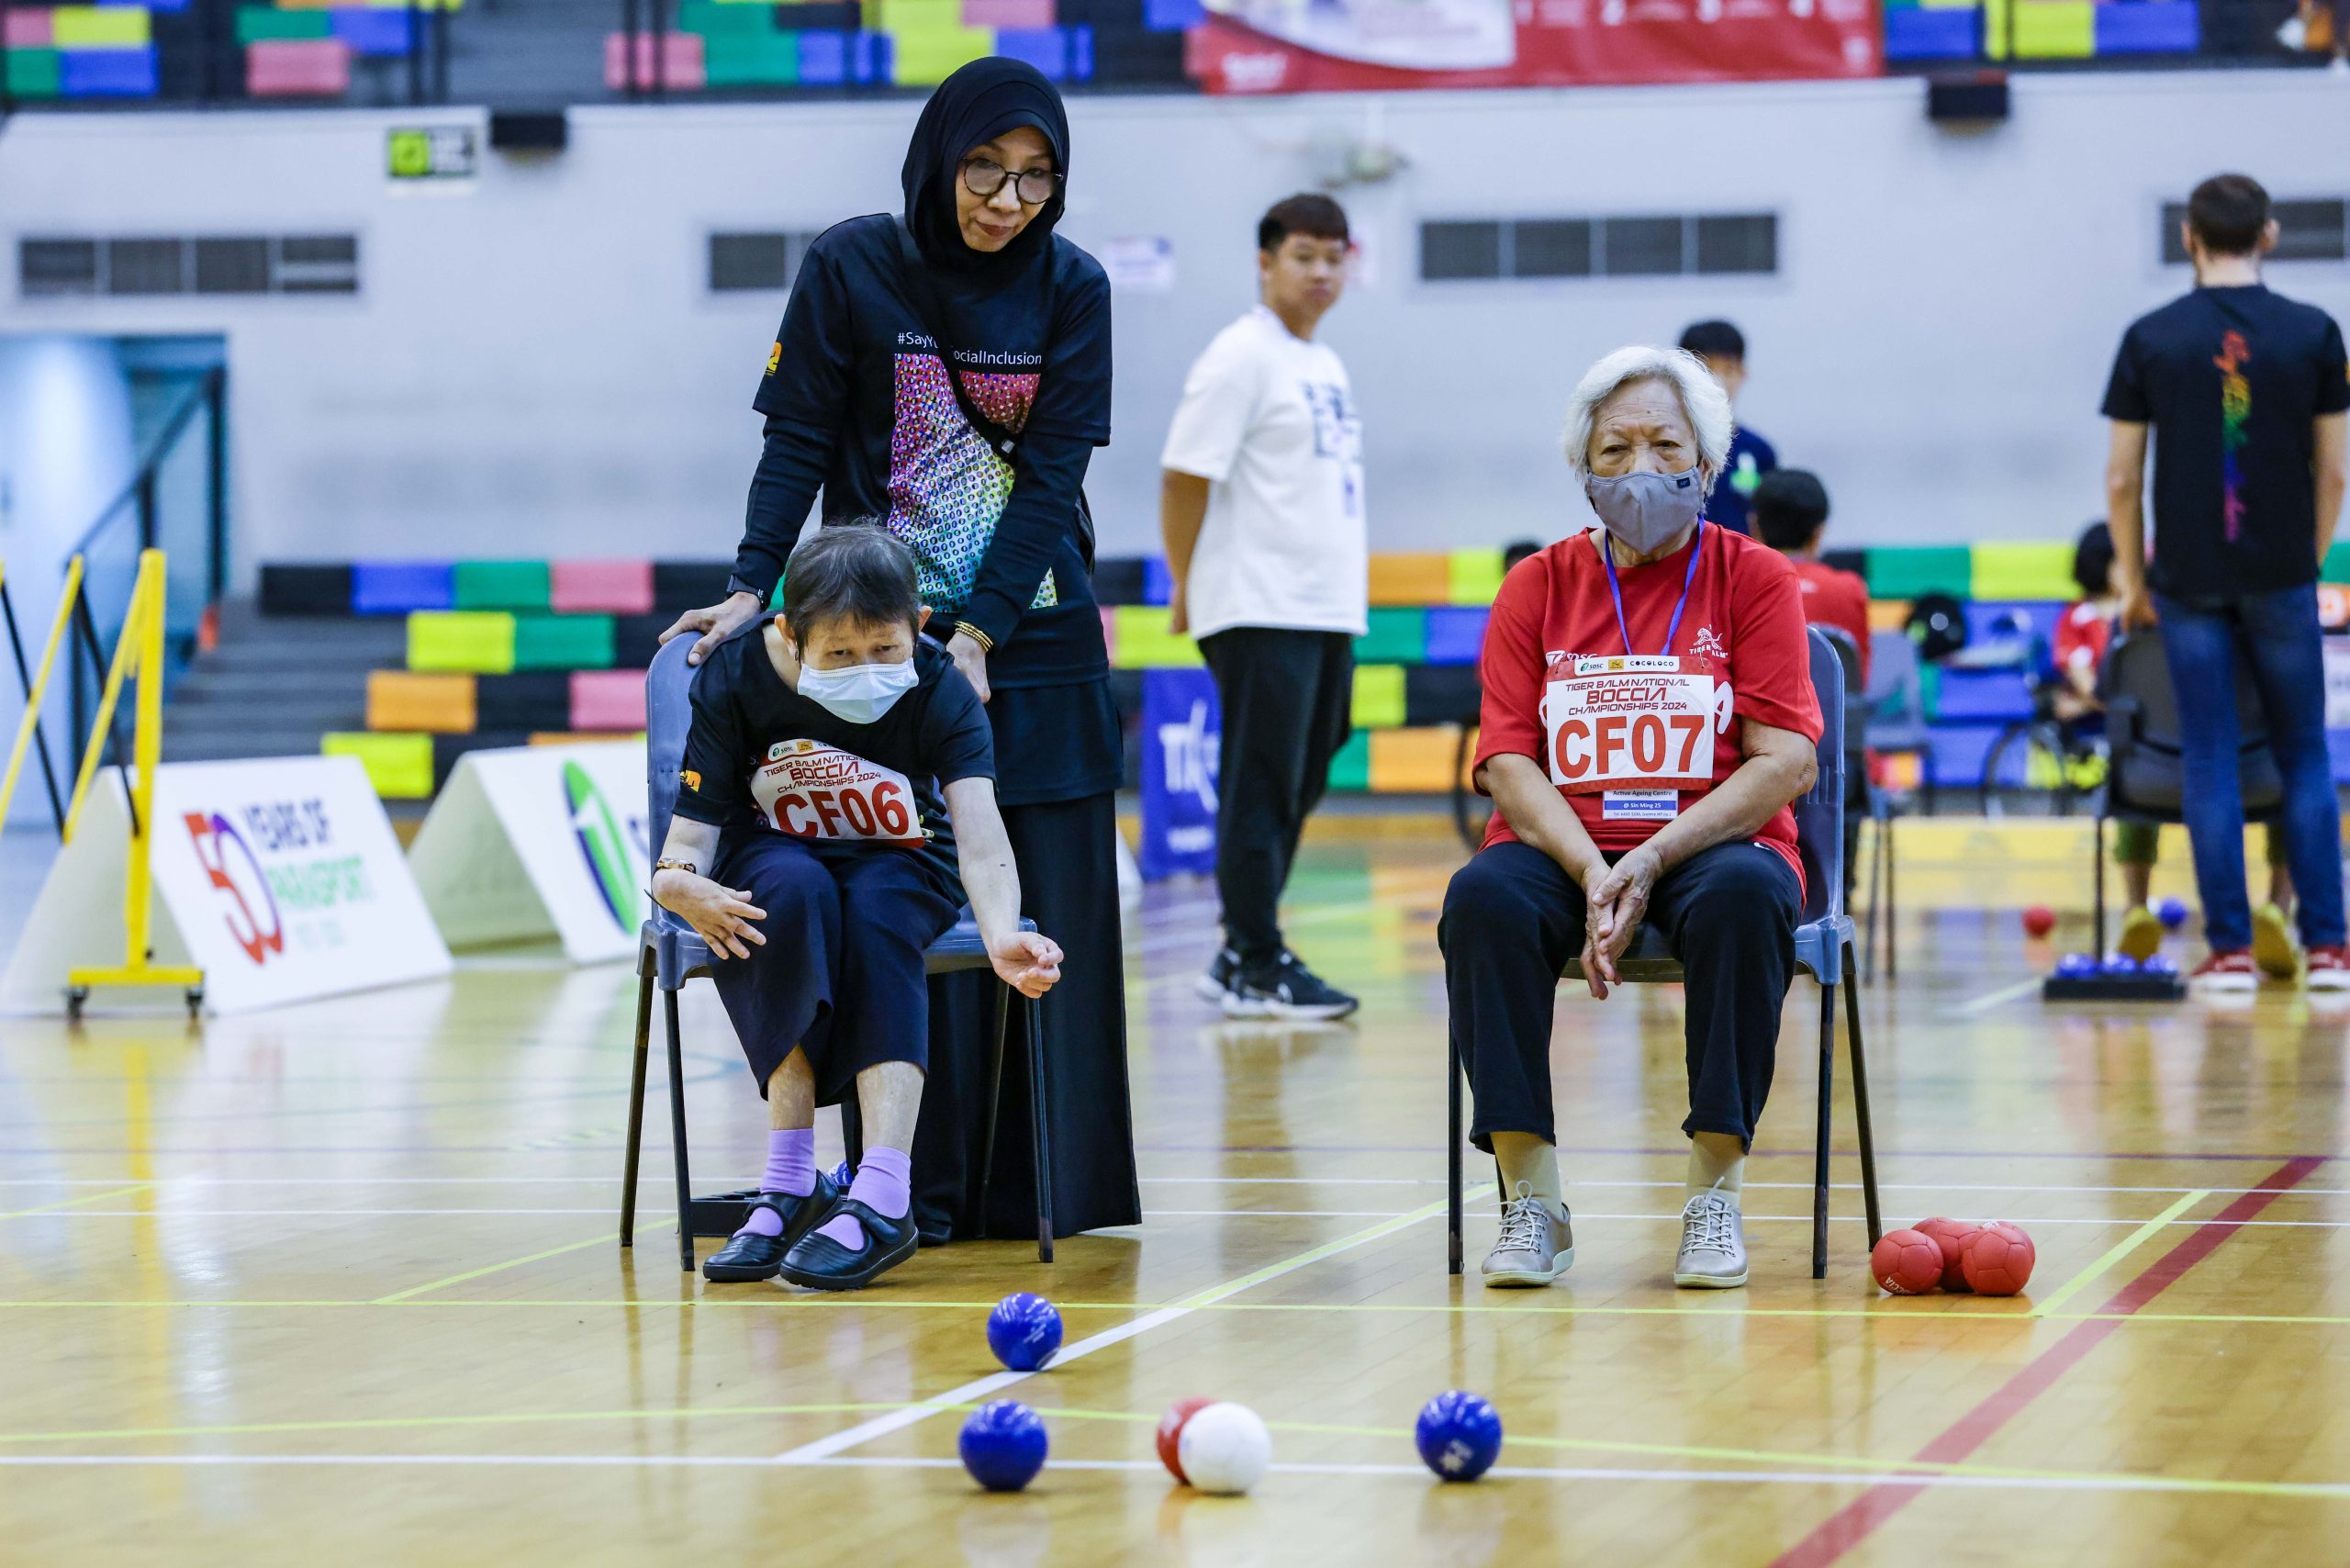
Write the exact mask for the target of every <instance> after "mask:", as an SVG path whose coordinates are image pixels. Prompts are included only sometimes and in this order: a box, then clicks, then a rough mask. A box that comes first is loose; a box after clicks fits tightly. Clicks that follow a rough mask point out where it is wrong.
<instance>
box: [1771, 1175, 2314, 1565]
mask: <svg viewBox="0 0 2350 1568" xmlns="http://www.w3.org/2000/svg"><path fill="white" fill-rule="evenodd" d="M2324 1163H2325V1160H2324V1159H2322V1157H2320V1156H2317V1155H2303V1156H2301V1157H2300V1158H2299V1159H2290V1160H2288V1161H2286V1162H2285V1163H2284V1164H2283V1165H2281V1166H2279V1167H2278V1168H2277V1169H2276V1170H2272V1171H2270V1172H2269V1173H2268V1175H2267V1177H2266V1179H2264V1180H2263V1181H2262V1182H2260V1183H2259V1185H2258V1186H2256V1187H2255V1188H2254V1189H2253V1190H2252V1191H2250V1192H2248V1193H2244V1196H2242V1197H2240V1198H2238V1199H2237V1200H2236V1201H2235V1202H2233V1203H2232V1204H2229V1205H2228V1206H2227V1207H2226V1208H2224V1209H2221V1211H2220V1212H2219V1214H2218V1215H2214V1216H2213V1217H2212V1218H2211V1219H2210V1220H2208V1221H2206V1222H2205V1223H2204V1224H2202V1225H2200V1226H2197V1227H2196V1228H2195V1230H2194V1231H2193V1232H2192V1233H2190V1234H2189V1235H2188V1238H2187V1239H2186V1240H2184V1241H2182V1242H2180V1243H2179V1244H2178V1245H2177V1246H2176V1247H2174V1248H2172V1249H2170V1250H2169V1251H2168V1252H2165V1253H2164V1254H2163V1256H2162V1257H2161V1258H2160V1259H2158V1260H2155V1262H2154V1265H2153V1266H2152V1267H2151V1268H2149V1269H2147V1270H2146V1271H2144V1272H2143V1273H2142V1274H2140V1275H2139V1276H2138V1277H2137V1278H2136V1279H2133V1280H2132V1281H2131V1282H2129V1283H2128V1284H2126V1285H2124V1286H2122V1287H2121V1290H2120V1291H2119V1292H2117V1293H2116V1294H2115V1295H2114V1297H2113V1299H2112V1300H2111V1301H2109V1302H2107V1303H2106V1304H2105V1305H2103V1306H2102V1307H2099V1308H2098V1312H2099V1314H2100V1316H2097V1317H2094V1318H2091V1319H2089V1320H2087V1321H2086V1322H2084V1323H2081V1324H2079V1325H2077V1326H2076V1327H2073V1328H2072V1329H2071V1330H2069V1331H2068V1332H2067V1333H2066V1334H2065V1337H2064V1338H2061V1339H2059V1340H2057V1341H2056V1343H2054V1344H2053V1345H2051V1346H2049V1347H2048V1349H2047V1350H2042V1352H2041V1353H2040V1354H2039V1355H2037V1356H2035V1357H2033V1358H2032V1359H2031V1361H2027V1362H2025V1363H2024V1365H2023V1368H2022V1370H2020V1371H2019V1372H2016V1374H2015V1375H2014V1376H2012V1377H2010V1378H2009V1379H2008V1381H2007V1382H2006V1383H2001V1384H2000V1385H1999V1387H1998V1388H1997V1390H1996V1391H1995V1392H1994V1393H1993V1394H1991V1396H1990V1397H1989V1398H1987V1399H1986V1400H1984V1401H1983V1403H1981V1404H1980V1405H1977V1406H1975V1408H1974V1409H1972V1410H1969V1411H1968V1412H1967V1413H1966V1414H1965V1415H1964V1416H1962V1417H1959V1418H1958V1419H1957V1420H1956V1421H1955V1422H1953V1423H1952V1425H1951V1426H1950V1427H1949V1428H1948V1429H1946V1430H1945V1431H1943V1432H1942V1435H1941V1436H1940V1437H1937V1438H1936V1439H1934V1440H1933V1441H1931V1442H1930V1443H1928V1444H1927V1445H1926V1446H1925V1447H1924V1448H1922V1449H1919V1450H1918V1455H1917V1457H1918V1459H1919V1461H1920V1462H1924V1463H1928V1464H1956V1463H1958V1462H1961V1461H1962V1460H1964V1459H1965V1458H1967V1457H1968V1456H1969V1455H1971V1454H1972V1453H1974V1452H1975V1450H1977V1449H1979V1448H1981V1447H1982V1446H1983V1445H1984V1444H1985V1443H1986V1442H1987V1441H1989V1440H1990V1439H1991V1435H1992V1434H1993V1433H1995V1432H1997V1430H1998V1429H1999V1428H2001V1427H2004V1426H2006V1425H2007V1424H2008V1423H2009V1421H2010V1420H2012V1419H2014V1418H2015V1417H2016V1416H2018V1415H2020V1413H2021V1412H2022V1410H2023V1408H2024V1406H2027V1405H2029V1404H2031V1402H2032V1401H2033V1400H2034V1399H2037V1398H2039V1397H2040V1395H2041V1394H2043V1393H2045V1392H2046V1391H2047V1389H2048V1387H2049V1385H2050V1384H2052V1383H2054V1382H2055V1381H2056V1380H2057V1379H2058V1378H2060V1377H2062V1376H2064V1375H2065V1373H2066V1372H2070V1371H2071V1370H2072V1369H2073V1368H2074V1367H2076V1366H2077V1365H2078V1364H2079V1363H2080V1361H2081V1360H2082V1359H2083V1358H2084V1357H2086V1356H2087V1354H2088V1353H2089V1352H2090V1351H2091V1350H2096V1349H2097V1348H2098V1346H2099V1345H2101V1344H2103V1343H2104V1342H2105V1340H2106V1338H2107V1337H2108V1336H2109V1335H2111V1334H2112V1333H2113V1332H2114V1331H2115V1330H2116V1329H2118V1328H2120V1327H2121V1319H2122V1318H2123V1317H2126V1316H2129V1315H2130V1314H2132V1313H2133V1312H2136V1311H2137V1310H2138V1309H2139V1308H2140V1307H2142V1306H2144V1305H2146V1304H2147V1303H2148V1302H2150V1301H2152V1300H2154V1297H2156V1296H2158V1295H2160V1294H2162V1293H2163V1292H2164V1291H2165V1290H2166V1289H2168V1288H2169V1287H2170V1286H2171V1285H2172V1284H2173V1283H2175V1282H2177V1279H2178V1277H2179V1276H2180V1275H2182V1274H2184V1273H2186V1272H2187V1271H2188V1270H2189V1269H2191V1268H2193V1267H2195V1265H2196V1264H2198V1263H2199V1262H2201V1261H2202V1260H2204V1259H2206V1258H2208V1257H2210V1255H2211V1252H2212V1249H2214V1248H2216V1247H2218V1246H2219V1245H2220V1243H2221V1242H2222V1241H2225V1240H2226V1239H2227V1238H2229V1237H2231V1236H2233V1235H2234V1234H2235V1233H2236V1232H2237V1231H2238V1230H2239V1229H2241V1228H2242V1227H2243V1226H2244V1221H2246V1220H2248V1219H2251V1218H2253V1217H2254V1216H2255V1215H2258V1214H2259V1213H2260V1211H2261V1210H2263V1209H2265V1208H2266V1207H2267V1206H2268V1205H2269V1204H2273V1203H2275V1202H2276V1201H2277V1198H2278V1196H2280V1195H2281V1194H2282V1193H2285V1192H2286V1190H2287V1189H2288V1188H2291V1187H2295V1186H2298V1185H2299V1184H2300V1182H2302V1181H2303V1180H2304V1179H2306V1178H2307V1177H2308V1176H2309V1175H2310V1174H2311V1172H2312V1171H2314V1170H2317V1168H2318V1167H2319V1166H2321V1165H2322V1164H2324ZM1930 1484H1932V1483H1931V1481H1930V1480H1919V1481H1886V1482H1880V1483H1878V1484H1875V1485H1873V1486H1871V1487H1870V1488H1869V1489H1868V1490H1867V1491H1865V1492H1863V1493H1862V1494H1861V1495H1859V1496H1857V1497H1855V1498H1853V1499H1852V1501H1851V1502H1849V1503H1847V1504H1845V1505H1844V1506H1842V1507H1841V1508H1839V1509H1837V1510H1836V1512H1835V1513H1833V1514H1831V1515H1830V1516H1829V1517H1828V1518H1827V1520H1826V1521H1825V1522H1823V1523H1822V1524H1821V1525H1820V1526H1819V1528H1818V1529H1815V1530H1813V1531H1812V1532H1811V1533H1810V1534H1809V1535H1807V1536H1806V1537H1804V1538H1803V1539H1802V1540H1799V1541H1797V1542H1796V1544H1795V1545H1793V1546H1791V1547H1789V1548H1788V1549H1787V1550H1786V1551H1783V1552H1781V1553H1780V1554H1779V1555H1778V1556H1777V1557H1776V1558H1774V1559H1773V1560H1772V1562H1771V1568H1827V1565H1828V1564H1829V1563H1831V1562H1835V1561H1836V1560H1837V1559H1838V1558H1840V1557H1841V1556H1843V1555H1844V1553H1846V1552H1847V1551H1851V1550H1852V1548H1853V1547H1855V1546H1858V1545H1859V1544H1860V1543H1861V1542H1862V1541H1863V1540H1865V1539H1866V1538H1867V1537H1868V1535H1869V1532H1870V1531H1872V1530H1874V1529H1876V1527H1877V1526H1879V1525H1881V1524H1883V1523H1885V1521H1886V1520H1887V1519H1889V1518H1892V1517H1893V1516H1894V1515H1895V1514H1897V1513H1899V1512H1900V1511H1901V1509H1902V1508H1903V1507H1904V1506H1907V1505H1908V1502H1909V1500H1910V1499H1911V1498H1912V1497H1915V1496H1917V1495H1918V1494H1919V1493H1920V1492H1923V1491H1924V1490H1926V1488H1927V1487H1928V1486H1929V1485H1930Z"/></svg>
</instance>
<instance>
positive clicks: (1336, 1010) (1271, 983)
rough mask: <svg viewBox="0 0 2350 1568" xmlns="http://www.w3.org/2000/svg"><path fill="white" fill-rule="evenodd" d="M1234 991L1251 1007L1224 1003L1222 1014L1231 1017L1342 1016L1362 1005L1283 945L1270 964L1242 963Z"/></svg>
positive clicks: (1319, 1017)
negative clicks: (1243, 1010) (1235, 1007)
mask: <svg viewBox="0 0 2350 1568" xmlns="http://www.w3.org/2000/svg"><path fill="white" fill-rule="evenodd" d="M1235 990H1236V991H1237V997H1238V1000H1239V1002H1241V1004H1242V1005H1244V1006H1247V1007H1249V1008H1253V1009H1254V1011H1253V1012H1248V1013H1240V1012H1235V1011H1234V1010H1233V1008H1231V1007H1229V1006H1227V1007H1226V1008H1225V1014H1227V1015H1228V1016H1231V1017H1235V1018H1309V1019H1332V1018H1344V1017H1346V1016H1347V1015H1348V1014H1350V1013H1352V1012H1353V1011H1354V1010H1355V1009H1356V1008H1358V1007H1360V1006H1361V1005H1362V1003H1361V1002H1360V1001H1358V1000H1357V999H1355V998H1354V997H1351V996H1348V994H1347V993H1346V992H1345V991H1340V990H1339V989H1338V988H1337V987H1336V986H1334V985H1331V984H1328V983H1327V982H1326V981H1325V980H1323V979H1322V977H1321V976H1319V975H1317V974H1315V972H1314V971H1313V970H1312V969H1307V968H1306V967H1305V966H1304V964H1302V963H1300V962H1299V961H1298V958H1297V955H1296V954H1294V953H1292V952H1290V951H1288V950H1287V949H1286V948H1284V949H1283V950H1282V952H1281V957H1280V958H1275V959H1274V960H1273V961H1272V962H1270V963H1264V964H1248V965H1245V966H1243V967H1242V969H1241V971H1240V982H1239V984H1238V985H1237V987H1236V988H1235Z"/></svg>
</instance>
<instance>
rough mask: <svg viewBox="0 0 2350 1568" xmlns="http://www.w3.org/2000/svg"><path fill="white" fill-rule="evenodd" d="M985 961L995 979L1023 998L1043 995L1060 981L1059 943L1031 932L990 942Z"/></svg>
mask: <svg viewBox="0 0 2350 1568" xmlns="http://www.w3.org/2000/svg"><path fill="white" fill-rule="evenodd" d="M988 962H989V963H990V964H992V965H994V966H995V972H996V976H997V978H998V979H1000V980H1002V981H1003V983H1004V984H1006V985H1008V986H1010V987H1011V988H1012V989H1013V990H1014V991H1018V992H1019V993H1020V994H1021V995H1023V996H1026V997H1032V998H1033V997H1038V996H1042V995H1044V994H1045V992H1046V991H1050V990H1052V989H1053V985H1054V983H1055V982H1056V981H1057V980H1059V979H1060V978H1061V948H1060V944H1059V943H1057V942H1056V941H1054V940H1053V939H1052V938H1051V937H1049V936H1046V935H1040V934H1038V933H1036V932H1034V931H1015V932H1013V934H1012V935H1009V936H1007V937H1005V938H1004V939H1003V940H1002V941H1001V942H990V943H989V944H988Z"/></svg>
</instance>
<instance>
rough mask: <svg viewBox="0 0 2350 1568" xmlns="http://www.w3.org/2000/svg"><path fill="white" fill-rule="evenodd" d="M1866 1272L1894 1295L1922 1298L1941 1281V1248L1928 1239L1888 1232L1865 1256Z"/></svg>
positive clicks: (1913, 1232) (1916, 1234)
mask: <svg viewBox="0 0 2350 1568" xmlns="http://www.w3.org/2000/svg"><path fill="white" fill-rule="evenodd" d="M1869 1272H1870V1273H1872V1274H1874V1275H1875V1276H1876V1282H1877V1283H1878V1284H1879V1285H1881V1286H1883V1287H1884V1288H1885V1289H1886V1290H1888V1291H1891V1292H1892V1293H1893V1294H1895V1295H1923V1294H1926V1293H1927V1292H1928V1291H1930V1290H1932V1289H1933V1288H1934V1287H1935V1286H1936V1285H1938V1284H1941V1283H1942V1249H1941V1248H1940V1247H1938V1246H1936V1245H1935V1244H1934V1238H1932V1237H1930V1236H1920V1235H1919V1234H1918V1233H1917V1232H1916V1231H1914V1230H1888V1231H1886V1233H1885V1237H1884V1238H1883V1239H1882V1240H1880V1241H1879V1242H1878V1243H1877V1244H1876V1250H1874V1251H1873V1252H1871V1253H1870V1254H1869Z"/></svg>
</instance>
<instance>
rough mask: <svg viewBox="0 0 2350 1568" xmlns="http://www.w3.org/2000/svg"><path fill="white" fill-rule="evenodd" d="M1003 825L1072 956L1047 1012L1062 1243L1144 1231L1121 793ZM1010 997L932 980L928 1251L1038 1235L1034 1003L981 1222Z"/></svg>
mask: <svg viewBox="0 0 2350 1568" xmlns="http://www.w3.org/2000/svg"><path fill="white" fill-rule="evenodd" d="M1003 825H1004V829H1005V831H1006V832H1007V833H1008V834H1010V835H1011V838H1012V853H1013V857H1014V859H1015V860H1016V861H1017V863H1018V865H1019V867H1020V888H1021V904H1022V912H1023V913H1025V914H1026V915H1027V916H1028V917H1029V918H1030V919H1031V920H1034V921H1035V923H1036V928H1037V929H1038V930H1040V931H1042V932H1044V933H1045V934H1046V935H1048V936H1050V937H1052V938H1053V940H1054V941H1056V942H1058V943H1059V944H1060V945H1061V948H1062V951H1063V952H1064V953H1065V954H1066V955H1067V956H1066V957H1065V958H1063V960H1062V962H1061V978H1060V983H1059V984H1057V985H1056V986H1055V987H1054V988H1053V989H1052V990H1051V991H1049V992H1047V993H1046V999H1045V1002H1044V1004H1043V1005H1044V1019H1045V1077H1046V1126H1047V1130H1048V1135H1049V1140H1050V1150H1051V1154H1052V1166H1053V1223H1054V1226H1055V1228H1056V1229H1057V1231H1058V1232H1059V1233H1060V1234H1062V1235H1064V1236H1068V1235H1073V1234H1075V1233H1077V1232H1079V1231H1083V1230H1098V1229H1101V1228H1102V1227H1103V1226H1120V1225H1139V1224H1141V1223H1142V1194H1141V1189H1140V1188H1139V1187H1138V1186H1137V1185H1136V1181H1135V1148H1134V1128H1133V1111H1132V1106H1131V1101H1130V1098H1129V1095H1128V1093H1127V1089H1126V997H1125V950H1124V947H1123V946H1122V943H1121V938H1120V935H1119V913H1118V858H1117V854H1118V852H1117V846H1116V845H1115V843H1114V842H1113V841H1114V839H1115V836H1116V834H1117V831H1118V821H1117V796H1116V794H1115V793H1114V792H1110V791H1105V792H1103V793H1102V794H1098V795H1089V796H1087V797H1085V798H1084V799H1082V800H1077V801H1050V802H1046V803H1044V804H1037V805H1007V806H1005V807H1004V808H1003ZM999 991H1000V987H999V986H998V983H997V981H996V979H995V977H994V976H993V975H992V974H989V973H987V972H985V971H979V972H975V973H968V974H959V975H946V976H942V977H940V978H939V979H937V980H933V981H931V982H930V1042H931V1050H930V1076H929V1078H928V1079H926V1080H925V1081H923V1097H922V1118H921V1121H920V1123H919V1124H918V1125H917V1126H916V1127H915V1129H914V1147H913V1203H914V1209H913V1212H914V1222H915V1224H916V1226H918V1227H919V1228H920V1230H921V1231H922V1236H923V1241H924V1242H925V1243H926V1244H930V1245H935V1244H936V1243H938V1242H941V1241H945V1240H947V1239H949V1238H957V1239H968V1238H976V1237H985V1236H998V1237H1034V1236H1035V1234H1036V1199H1035V1193H1036V1178H1035V1166H1034V1162H1033V1161H1032V1160H1031V1159H1030V1157H1029V1126H1030V1114H1029V1109H1028V1107H1029V1103H1030V1101H1029V1086H1028V1067H1027V1058H1026V1054H1025V1053H1024V1051H1022V1050H1021V1049H1019V1048H1018V1041H1019V1040H1020V1039H1021V1037H1022V1036H1021V1034H1020V1030H1021V1028H1022V1021H1021V1017H1020V1014H1019V1012H1018V1009H1020V1008H1022V1007H1024V1006H1026V1005H1028V1004H1027V1002H1025V1000H1024V999H1022V998H1019V997H1016V996H1015V997H1014V998H1013V1003H1012V1005H1013V1009H1014V1011H1013V1014H1012V1019H1011V1025H1012V1036H1011V1038H1012V1041H1013V1045H1012V1047H1010V1048H1008V1049H1007V1050H1006V1051H1005V1053H1004V1063H1003V1102H1002V1107H1001V1109H1000V1111H999V1113H998V1116H997V1126H996V1149H995V1169H994V1171H993V1173H992V1180H990V1182H988V1210H987V1212H986V1213H985V1214H982V1213H980V1212H979V1189H980V1182H981V1178H982V1176H984V1175H986V1174H988V1173H987V1172H985V1171H983V1170H981V1168H980V1152H981V1150H982V1148H984V1147H985V1142H986V1137H987V1115H988V1092H989V1076H988V1063H989V1052H990V1046H991V1044H992V1041H993V1039H994V1034H995V1008H996V998H997V995H998V993H999Z"/></svg>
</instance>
